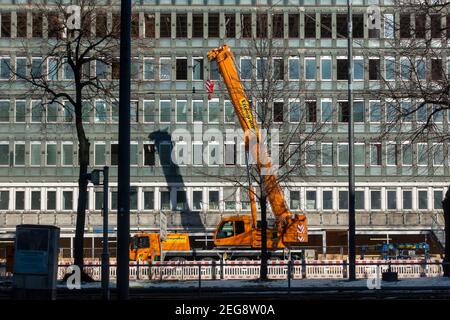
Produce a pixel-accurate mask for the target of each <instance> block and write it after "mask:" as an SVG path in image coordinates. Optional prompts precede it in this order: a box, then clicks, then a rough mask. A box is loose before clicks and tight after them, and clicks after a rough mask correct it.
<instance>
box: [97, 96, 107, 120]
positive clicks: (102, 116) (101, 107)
mask: <svg viewBox="0 0 450 320" xmlns="http://www.w3.org/2000/svg"><path fill="white" fill-rule="evenodd" d="M95 122H96V123H101V122H106V103H105V101H103V100H97V101H95Z"/></svg>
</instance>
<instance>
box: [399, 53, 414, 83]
mask: <svg viewBox="0 0 450 320" xmlns="http://www.w3.org/2000/svg"><path fill="white" fill-rule="evenodd" d="M412 72H413V70H412V66H411V61H410V60H409V58H406V57H402V58H401V59H400V75H401V77H402V80H411V75H412Z"/></svg>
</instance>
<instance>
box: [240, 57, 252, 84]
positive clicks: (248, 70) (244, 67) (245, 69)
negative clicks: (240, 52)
mask: <svg viewBox="0 0 450 320" xmlns="http://www.w3.org/2000/svg"><path fill="white" fill-rule="evenodd" d="M240 61H241V79H242V80H250V79H251V78H252V68H253V66H252V60H251V59H250V58H247V57H245V58H244V57H242V58H241V60H240Z"/></svg>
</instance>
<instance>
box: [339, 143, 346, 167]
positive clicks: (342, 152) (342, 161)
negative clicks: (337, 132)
mask: <svg viewBox="0 0 450 320" xmlns="http://www.w3.org/2000/svg"><path fill="white" fill-rule="evenodd" d="M338 165H340V166H347V165H348V143H338Z"/></svg>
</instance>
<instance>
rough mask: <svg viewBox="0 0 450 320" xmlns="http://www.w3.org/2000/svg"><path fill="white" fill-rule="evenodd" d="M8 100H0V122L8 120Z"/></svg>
mask: <svg viewBox="0 0 450 320" xmlns="http://www.w3.org/2000/svg"><path fill="white" fill-rule="evenodd" d="M9 107H10V102H9V100H0V122H9Z"/></svg>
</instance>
